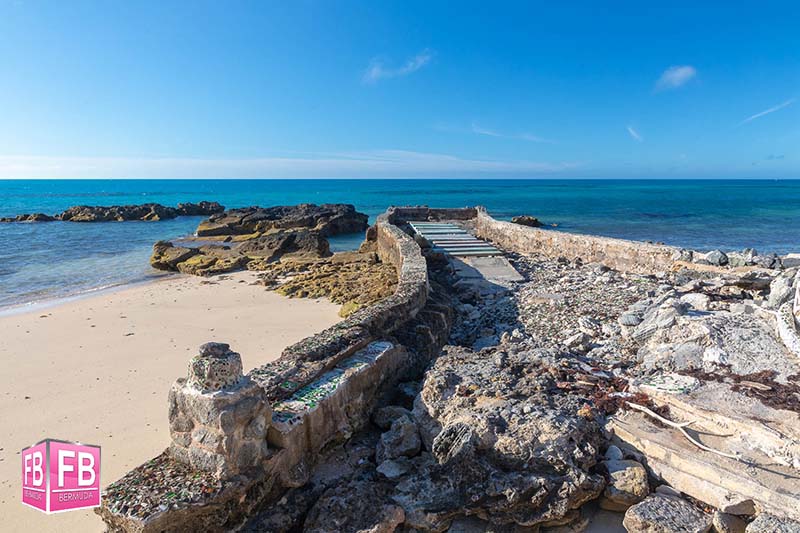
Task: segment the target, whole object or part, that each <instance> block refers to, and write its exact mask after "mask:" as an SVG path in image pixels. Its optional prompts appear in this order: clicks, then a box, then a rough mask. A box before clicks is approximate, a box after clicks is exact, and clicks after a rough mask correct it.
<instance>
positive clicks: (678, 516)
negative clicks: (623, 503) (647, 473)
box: [623, 494, 711, 533]
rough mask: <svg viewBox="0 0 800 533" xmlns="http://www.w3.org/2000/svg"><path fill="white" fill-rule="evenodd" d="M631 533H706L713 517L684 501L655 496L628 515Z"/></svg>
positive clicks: (660, 495)
mask: <svg viewBox="0 0 800 533" xmlns="http://www.w3.org/2000/svg"><path fill="white" fill-rule="evenodd" d="M623 525H624V526H625V529H627V530H628V531H629V532H630V533H706V532H707V531H709V530H710V529H711V516H710V515H707V514H705V513H704V512H702V511H700V510H699V509H697V508H696V507H694V506H693V505H692V504H691V503H689V502H687V501H686V500H683V499H681V498H675V497H673V496H665V495H663V494H653V495H651V496H648V497H647V498H646V499H645V500H644V501H643V502H641V503H637V504H636V505H634V506H633V507H631V508H630V509H628V511H627V512H626V513H625V519H624V521H623Z"/></svg>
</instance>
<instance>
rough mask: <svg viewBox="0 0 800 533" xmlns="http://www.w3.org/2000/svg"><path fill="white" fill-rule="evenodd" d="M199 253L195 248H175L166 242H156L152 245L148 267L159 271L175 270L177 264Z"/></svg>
mask: <svg viewBox="0 0 800 533" xmlns="http://www.w3.org/2000/svg"><path fill="white" fill-rule="evenodd" d="M199 253H200V250H198V249H197V248H184V247H182V246H175V245H173V244H172V243H171V242H168V241H158V242H157V243H155V244H154V245H153V255H152V256H151V257H150V265H151V266H152V267H153V268H157V269H159V270H177V268H178V263H182V262H184V261H186V260H187V259H189V258H190V257H192V256H195V255H197V254H199Z"/></svg>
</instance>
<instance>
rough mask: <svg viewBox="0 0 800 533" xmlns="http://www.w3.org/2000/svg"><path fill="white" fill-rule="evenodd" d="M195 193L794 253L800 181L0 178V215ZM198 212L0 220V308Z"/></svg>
mask: <svg viewBox="0 0 800 533" xmlns="http://www.w3.org/2000/svg"><path fill="white" fill-rule="evenodd" d="M200 200H216V201H218V202H220V203H222V204H223V205H225V206H226V207H229V208H231V207H243V206H249V205H262V206H269V205H279V204H296V203H300V202H309V203H331V202H345V203H351V204H354V205H355V206H356V208H358V209H359V210H360V211H362V212H365V213H367V214H369V215H370V217H371V218H372V219H373V220H374V217H375V215H377V214H378V213H380V212H382V211H383V210H385V209H386V207H387V206H389V205H421V204H427V205H430V206H433V207H445V206H446V207H461V206H467V205H484V206H486V207H487V208H488V209H489V212H490V213H491V214H492V215H494V216H496V217H498V218H501V219H507V218H510V217H511V216H513V215H517V214H523V213H525V214H531V215H534V216H537V217H539V219H540V220H542V221H544V222H546V223H555V224H558V228H557V229H555V230H553V231H571V232H579V233H591V234H598V235H607V236H611V237H621V238H625V239H634V240H651V241H661V242H665V243H667V244H672V245H677V246H683V247H688V248H694V249H700V250H707V249H713V248H721V249H723V250H737V249H741V248H745V247H753V248H756V249H757V250H758V251H759V252H778V253H786V252H791V251H794V252H798V251H800V180H780V181H764V180H543V179H536V180H501V179H485V180H263V181H261V180H258V181H256V180H62V181H59V180H0V216H12V215H17V214H20V213H32V212H44V213H48V214H54V213H57V212H60V211H63V210H64V209H66V208H67V207H70V206H73V205H114V204H138V203H145V202H158V203H161V204H164V205H176V204H177V203H178V202H196V201H200ZM199 221H200V218H189V217H186V218H179V219H176V220H170V221H163V222H124V223H116V222H109V223H93V224H78V223H69V222H66V223H61V222H50V223H38V224H0V307H4V306H9V305H14V304H20V303H29V302H39V301H42V300H48V299H52V298H59V297H64V296H69V295H75V294H80V293H85V292H87V291H91V290H96V289H98V288H106V287H111V286H115V285H120V284H125V283H132V282H136V281H141V280H144V279H147V278H148V277H151V276H154V275H156V274H157V273H156V272H155V271H153V270H152V269H151V268H150V267H149V264H148V258H149V255H150V250H151V246H152V244H153V243H154V242H155V241H157V240H159V239H172V238H178V237H181V236H185V235H188V234H191V233H192V232H193V231H194V229H195V227H196V226H197V223H198V222H199ZM360 239H361V236H351V237H342V238H338V239H337V240H336V242H334V243H332V247H333V248H335V249H346V248H348V247H352V246H354V244H355V243H357V242H358V241H360Z"/></svg>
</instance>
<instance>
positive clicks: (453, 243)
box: [408, 221, 524, 287]
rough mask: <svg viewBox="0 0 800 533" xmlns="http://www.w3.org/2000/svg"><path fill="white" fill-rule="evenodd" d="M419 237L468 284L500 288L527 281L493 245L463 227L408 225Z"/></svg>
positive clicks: (421, 223)
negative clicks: (441, 256)
mask: <svg viewBox="0 0 800 533" xmlns="http://www.w3.org/2000/svg"><path fill="white" fill-rule="evenodd" d="M408 224H409V225H410V226H411V227H412V228H413V229H414V232H416V234H417V235H419V236H420V237H422V238H424V239H425V240H426V241H428V242H429V243H430V244H431V247H432V248H433V249H434V250H435V251H438V252H442V253H444V254H445V255H447V256H448V258H449V260H450V264H451V265H452V266H453V269H454V270H455V272H456V274H458V276H459V277H460V278H461V279H462V280H464V281H465V282H473V283H479V284H486V282H488V283H489V284H491V285H496V286H500V287H507V286H508V284H509V283H514V282H519V281H523V280H524V278H523V277H522V276H521V275H520V273H519V272H517V270H516V269H515V268H514V267H513V266H511V263H509V262H508V259H506V258H505V257H504V255H503V252H502V251H500V250H499V249H498V248H497V247H495V246H494V245H492V244H490V243H488V242H486V241H484V240H481V239H478V238H477V237H475V236H474V235H472V234H471V233H469V232H468V231H466V230H465V229H464V228H462V227H461V226H459V225H457V224H454V223H452V222H420V221H411V222H409V223H408Z"/></svg>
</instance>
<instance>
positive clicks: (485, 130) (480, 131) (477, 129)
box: [472, 122, 553, 143]
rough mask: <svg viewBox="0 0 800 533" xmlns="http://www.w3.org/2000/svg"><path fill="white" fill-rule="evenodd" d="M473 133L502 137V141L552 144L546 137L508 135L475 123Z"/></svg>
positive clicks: (523, 134)
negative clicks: (513, 140) (512, 140)
mask: <svg viewBox="0 0 800 533" xmlns="http://www.w3.org/2000/svg"><path fill="white" fill-rule="evenodd" d="M472 133H475V134H478V135H486V136H488V137H500V138H502V139H517V140H521V141H529V142H535V143H552V142H553V141H551V140H550V139H545V138H544V137H539V136H538V135H532V134H530V133H519V134H507V133H500V132H499V131H495V130H490V129H488V128H484V127H481V126H479V125H477V124H475V123H474V122H473V123H472Z"/></svg>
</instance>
